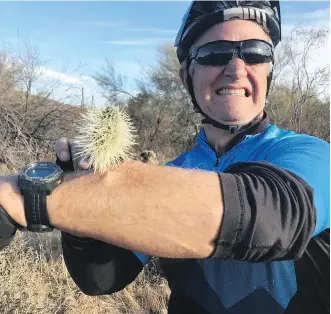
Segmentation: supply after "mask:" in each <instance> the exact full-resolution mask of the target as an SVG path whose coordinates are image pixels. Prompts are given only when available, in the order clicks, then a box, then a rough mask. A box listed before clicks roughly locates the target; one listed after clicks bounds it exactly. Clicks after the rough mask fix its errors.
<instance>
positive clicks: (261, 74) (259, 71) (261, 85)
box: [249, 64, 268, 99]
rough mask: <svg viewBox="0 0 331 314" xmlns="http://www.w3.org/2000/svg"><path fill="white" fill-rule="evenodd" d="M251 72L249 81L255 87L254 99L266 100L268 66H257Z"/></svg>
mask: <svg viewBox="0 0 331 314" xmlns="http://www.w3.org/2000/svg"><path fill="white" fill-rule="evenodd" d="M249 72H250V73H249V79H250V81H251V82H252V83H253V84H252V85H253V87H254V98H259V99H261V98H264V97H265V94H266V91H267V73H268V65H267V64H261V65H256V66H254V67H252V68H251V69H250V71H249Z"/></svg>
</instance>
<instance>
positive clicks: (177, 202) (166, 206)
mask: <svg viewBox="0 0 331 314" xmlns="http://www.w3.org/2000/svg"><path fill="white" fill-rule="evenodd" d="M48 210H49V216H50V220H51V223H52V224H54V225H55V226H56V227H57V228H59V229H61V230H64V231H67V232H71V233H78V234H80V235H85V236H89V237H94V238H96V239H100V240H104V241H107V242H111V243H113V244H115V245H118V246H122V247H125V248H128V249H131V250H134V251H140V252H143V253H146V254H149V255H156V256H166V257H186V258H190V257H206V256H208V255H209V254H210V253H211V252H212V250H213V239H214V238H215V237H216V235H217V232H218V229H219V226H220V224H221V219H222V211H223V208H222V198H221V192H220V187H219V181H218V178H217V174H216V173H213V172H207V171H200V170H184V169H179V168H173V167H161V166H153V165H146V164H142V163H140V162H136V161H129V162H125V163H124V164H122V165H121V166H120V167H118V168H116V169H114V170H111V171H109V172H108V173H107V174H106V175H100V174H93V173H91V174H89V175H87V176H82V177H80V178H76V179H73V180H71V181H68V182H65V183H63V184H61V185H60V186H59V187H57V188H56V189H55V190H54V192H53V193H52V195H51V196H50V197H49V201H48Z"/></svg>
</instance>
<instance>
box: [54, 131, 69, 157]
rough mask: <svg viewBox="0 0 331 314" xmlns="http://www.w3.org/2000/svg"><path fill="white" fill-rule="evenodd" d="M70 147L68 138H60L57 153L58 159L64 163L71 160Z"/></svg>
mask: <svg viewBox="0 0 331 314" xmlns="http://www.w3.org/2000/svg"><path fill="white" fill-rule="evenodd" d="M69 147H70V144H69V141H68V139H67V138H66V137H61V138H59V139H58V140H57V141H56V143H55V153H56V155H57V157H58V158H59V159H60V160H61V161H63V162H66V161H69V160H70V151H69Z"/></svg>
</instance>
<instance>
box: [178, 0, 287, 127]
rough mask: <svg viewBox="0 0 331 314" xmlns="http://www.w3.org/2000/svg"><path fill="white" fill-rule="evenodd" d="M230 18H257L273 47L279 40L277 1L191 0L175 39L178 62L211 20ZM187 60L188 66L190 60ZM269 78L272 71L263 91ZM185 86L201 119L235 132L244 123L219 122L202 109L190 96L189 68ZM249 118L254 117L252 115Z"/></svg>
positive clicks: (220, 20) (268, 80) (181, 60)
mask: <svg viewBox="0 0 331 314" xmlns="http://www.w3.org/2000/svg"><path fill="white" fill-rule="evenodd" d="M233 18H239V19H245V20H253V21H255V22H257V23H258V24H259V25H261V26H262V27H263V28H264V29H265V30H266V31H267V32H268V35H269V37H270V38H271V40H272V42H273V45H274V47H276V45H277V44H278V43H279V42H280V40H281V18H280V6H279V1H238V0H237V1H192V3H191V5H190V6H189V8H188V10H187V12H186V14H185V15H184V17H183V22H182V26H181V28H180V30H179V32H178V34H177V37H176V40H175V47H176V48H177V57H178V59H179V62H183V61H184V60H186V59H187V57H188V55H189V52H190V48H191V46H192V45H193V43H194V42H195V41H196V40H197V39H198V38H199V37H200V36H201V35H202V34H203V33H204V32H205V31H206V30H207V29H209V28H211V27H212V26H213V25H215V24H219V23H222V22H224V21H227V20H230V19H233ZM187 61H188V62H187V70H188V69H189V66H190V60H187ZM271 80H272V72H271V73H270V74H269V76H268V78H267V83H268V84H267V95H268V92H269V88H270V84H271ZM188 89H189V93H190V95H191V98H192V102H193V105H194V108H195V110H196V111H197V112H199V113H201V114H202V115H203V116H204V117H205V118H206V119H205V120H203V122H204V123H211V124H213V125H214V126H216V127H219V128H222V129H226V130H229V131H230V132H231V133H235V132H237V131H238V130H239V129H242V128H243V127H244V125H224V124H221V123H219V122H217V121H215V120H213V119H211V118H210V117H209V116H207V115H206V114H205V113H203V112H202V110H201V108H200V107H199V105H198V104H197V101H196V99H195V96H194V92H193V84H192V78H191V76H190V74H189V71H188ZM253 120H255V118H254V119H253ZM251 122H252V121H251ZM251 122H250V123H251ZM245 126H246V125H245Z"/></svg>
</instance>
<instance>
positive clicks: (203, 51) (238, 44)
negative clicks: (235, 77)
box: [191, 39, 274, 66]
mask: <svg viewBox="0 0 331 314" xmlns="http://www.w3.org/2000/svg"><path fill="white" fill-rule="evenodd" d="M234 57H238V58H240V59H242V60H244V61H245V62H246V63H247V64H258V63H268V62H270V61H273V60H274V49H273V46H272V45H271V44H270V43H268V42H266V41H264V40H260V39H248V40H243V41H230V40H217V41H212V42H209V43H206V44H204V45H201V46H199V47H197V48H194V49H193V50H192V52H191V59H195V60H196V62H197V63H198V64H200V65H209V66H220V65H227V64H228V63H229V61H230V60H232V59H233V58H234Z"/></svg>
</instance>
